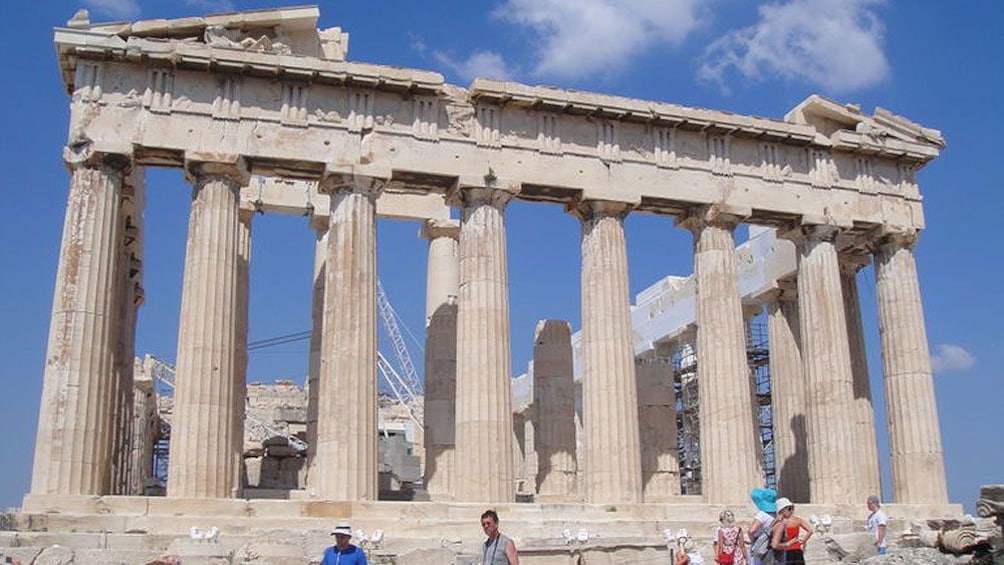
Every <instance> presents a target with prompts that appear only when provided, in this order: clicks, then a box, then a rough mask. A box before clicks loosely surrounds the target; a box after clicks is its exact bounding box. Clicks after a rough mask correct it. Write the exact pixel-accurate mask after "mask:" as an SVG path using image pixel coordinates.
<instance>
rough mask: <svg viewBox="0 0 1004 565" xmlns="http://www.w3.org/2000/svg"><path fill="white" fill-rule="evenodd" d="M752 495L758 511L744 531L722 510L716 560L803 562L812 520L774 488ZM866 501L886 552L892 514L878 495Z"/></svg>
mask: <svg viewBox="0 0 1004 565" xmlns="http://www.w3.org/2000/svg"><path fill="white" fill-rule="evenodd" d="M750 498H751V499H752V501H753V505H754V506H756V509H757V513H756V515H755V516H754V517H753V521H752V522H750V525H749V528H748V529H747V531H746V532H745V535H744V532H743V530H742V528H741V527H740V526H738V525H737V524H736V520H735V515H734V514H733V513H732V511H731V510H724V511H722V513H721V514H719V516H718V521H719V526H718V530H717V532H716V534H715V541H714V546H715V562H716V563H719V564H722V565H803V564H804V563H805V553H804V548H805V544H806V542H808V541H809V538H810V537H812V534H813V533H814V531H813V529H812V524H810V523H809V522H808V521H806V520H805V519H804V518H802V517H800V516H796V515H795V505H794V504H793V503H792V502H791V500H789V499H787V498H785V497H783V496H782V497H778V496H777V492H775V491H774V489H767V488H757V489H753V490H752V491H751V492H750ZM866 504H867V506H868V511H869V512H870V513H869V515H868V532H869V533H870V534H871V535H872V538H873V541H874V544H875V548H876V551H877V552H878V554H880V555H882V554H885V552H886V547H887V544H886V540H885V533H886V527H887V525H888V523H889V518H888V517H887V516H886V515H885V513H884V512H882V510H881V509H880V508H881V504H880V502H879V498H878V496H875V495H871V496H869V497H868V500H867V501H866ZM688 563H689V560H688V559H683V560H680V559H678V560H677V565H686V564H688Z"/></svg>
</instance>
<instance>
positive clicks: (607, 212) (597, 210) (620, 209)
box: [568, 200, 634, 222]
mask: <svg viewBox="0 0 1004 565" xmlns="http://www.w3.org/2000/svg"><path fill="white" fill-rule="evenodd" d="M633 209H634V205H633V204H631V203H629V202H617V201H613V200H579V201H577V202H573V203H571V204H570V205H569V206H568V212H569V213H570V214H572V215H573V216H575V217H577V218H578V219H580V220H582V221H583V222H588V221H589V220H592V219H594V218H606V217H613V218H617V219H618V220H623V219H624V218H626V217H627V215H628V214H629V213H630V212H631V210H633Z"/></svg>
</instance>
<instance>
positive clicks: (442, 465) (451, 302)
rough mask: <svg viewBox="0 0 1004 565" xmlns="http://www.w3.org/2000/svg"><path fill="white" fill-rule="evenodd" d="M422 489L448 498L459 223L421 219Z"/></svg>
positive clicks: (453, 429) (453, 416)
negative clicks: (424, 247)
mask: <svg viewBox="0 0 1004 565" xmlns="http://www.w3.org/2000/svg"><path fill="white" fill-rule="evenodd" d="M421 235H422V237H424V238H425V239H427V240H428V241H429V257H428V267H427V269H426V287H425V387H424V388H425V410H424V411H423V417H424V420H425V421H424V427H425V435H424V441H425V488H426V490H427V491H428V493H429V496H430V497H431V498H432V500H450V499H451V498H452V497H453V487H452V485H453V468H454V460H453V455H454V445H455V437H456V414H455V410H456V400H457V295H458V293H459V292H460V291H459V286H460V249H459V238H460V222H458V221H457V220H426V222H425V224H423V226H422V231H421Z"/></svg>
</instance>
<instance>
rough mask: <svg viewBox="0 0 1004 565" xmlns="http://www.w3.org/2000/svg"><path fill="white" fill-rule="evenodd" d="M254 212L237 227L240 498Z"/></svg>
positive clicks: (236, 415) (236, 381) (236, 410)
mask: <svg viewBox="0 0 1004 565" xmlns="http://www.w3.org/2000/svg"><path fill="white" fill-rule="evenodd" d="M252 218H254V210H251V209H245V208H242V209H241V210H240V212H239V214H238V224H237V343H236V344H235V345H236V347H237V353H236V355H237V358H236V363H235V370H234V392H233V395H234V411H233V430H234V433H235V434H237V438H238V442H239V449H238V452H237V460H236V461H235V462H234V472H235V473H236V477H235V478H234V484H235V485H236V488H237V489H238V490H237V496H240V493H241V492H243V489H244V476H245V473H244V418H245V411H246V409H247V387H248V308H249V307H250V295H249V293H250V285H251V280H250V277H251V220H252Z"/></svg>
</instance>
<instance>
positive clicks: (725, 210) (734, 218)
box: [676, 203, 753, 233]
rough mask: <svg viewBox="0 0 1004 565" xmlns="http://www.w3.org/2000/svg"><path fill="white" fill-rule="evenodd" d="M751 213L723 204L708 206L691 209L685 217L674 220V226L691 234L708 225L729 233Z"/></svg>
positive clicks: (747, 210)
mask: <svg viewBox="0 0 1004 565" xmlns="http://www.w3.org/2000/svg"><path fill="white" fill-rule="evenodd" d="M752 213H753V211H752V209H750V208H746V207H741V206H731V205H727V204H724V203H716V204H709V205H706V206H697V207H694V208H691V209H690V210H689V211H688V212H687V214H686V215H685V216H682V217H679V218H677V219H676V225H677V226H678V227H681V228H684V229H687V230H690V231H691V232H693V233H697V232H699V231H700V230H702V229H703V228H704V227H705V226H708V225H712V226H717V227H720V228H723V229H727V230H730V231H731V230H734V229H735V228H736V226H738V225H739V224H741V223H743V221H744V220H745V219H746V218H748V217H750V215H751V214H752Z"/></svg>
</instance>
